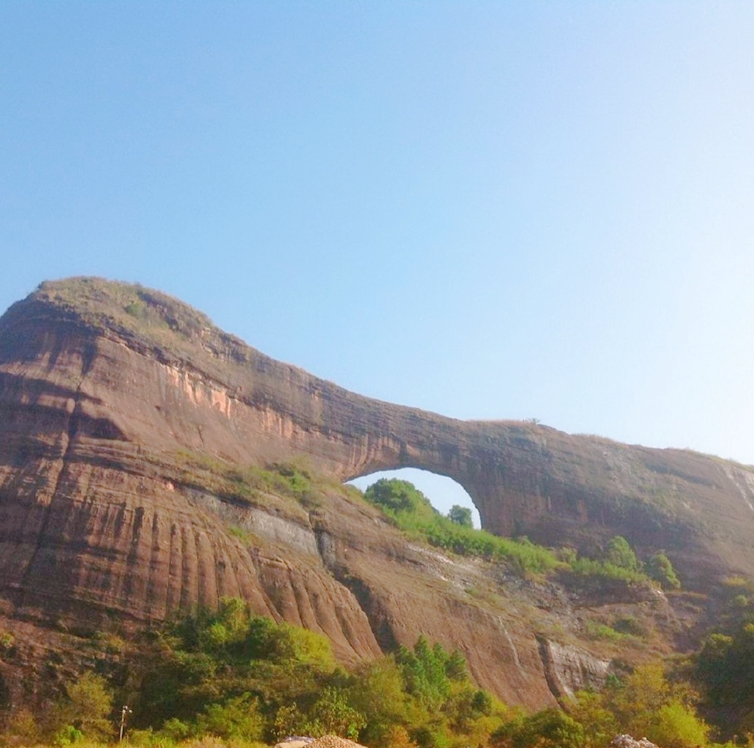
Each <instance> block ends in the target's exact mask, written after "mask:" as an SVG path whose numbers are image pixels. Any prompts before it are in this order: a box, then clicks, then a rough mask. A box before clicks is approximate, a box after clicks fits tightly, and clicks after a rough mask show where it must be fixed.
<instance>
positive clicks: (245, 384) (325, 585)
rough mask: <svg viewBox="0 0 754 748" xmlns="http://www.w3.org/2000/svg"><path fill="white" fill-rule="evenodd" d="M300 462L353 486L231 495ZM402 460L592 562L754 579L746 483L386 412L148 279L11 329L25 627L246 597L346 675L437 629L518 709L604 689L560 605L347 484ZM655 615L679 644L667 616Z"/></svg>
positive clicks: (14, 490)
mask: <svg viewBox="0 0 754 748" xmlns="http://www.w3.org/2000/svg"><path fill="white" fill-rule="evenodd" d="M302 455H303V456H304V457H305V458H306V460H307V464H308V465H309V466H311V468H312V469H313V470H314V471H316V472H317V473H320V474H322V475H324V476H330V477H331V478H332V479H334V481H336V482H335V483H334V484H333V485H332V487H331V488H330V489H329V490H328V489H327V488H326V486H325V487H324V488H322V487H320V489H318V494H317V496H316V497H314V498H313V499H312V500H311V501H310V502H309V503H308V504H303V505H302V504H301V503H296V502H294V501H289V500H286V499H285V497H281V496H279V495H276V494H275V492H274V491H267V492H265V491H264V490H257V492H256V493H255V498H254V500H253V501H245V500H243V497H239V496H235V495H234V492H233V490H230V489H229V488H228V482H229V481H230V482H231V483H232V475H231V473H232V468H233V467H234V466H235V467H238V468H239V469H241V468H243V467H245V466H249V465H266V464H269V463H273V462H281V461H286V460H290V459H300V458H301V456H302ZM398 466H416V467H423V468H426V469H429V470H433V471H435V472H438V473H442V474H445V475H449V476H451V477H453V478H455V479H456V480H458V481H459V483H461V484H462V485H464V486H465V487H466V489H467V490H468V491H469V493H470V495H471V496H472V497H473V499H474V501H475V503H476V504H477V506H478V508H479V511H480V514H481V517H482V522H483V525H484V526H485V527H487V528H488V529H491V530H492V531H495V532H498V533H503V534H504V533H510V532H512V531H514V530H515V531H520V532H524V533H526V534H528V535H530V536H531V537H533V538H535V539H538V540H541V541H543V542H546V543H549V544H553V545H562V544H563V543H565V542H570V543H573V544H576V545H580V546H588V545H589V544H594V543H595V542H599V541H600V540H601V539H604V538H607V537H610V536H611V535H614V534H616V533H620V534H624V535H626V536H628V537H629V538H630V539H631V540H632V542H634V543H635V544H636V545H637V546H639V547H640V548H646V549H652V548H665V549H666V550H667V551H668V553H669V554H670V555H671V556H672V557H673V559H674V560H675V561H676V564H677V566H678V567H679V568H680V569H682V570H684V571H685V574H686V581H687V582H688V583H690V584H695V585H697V586H704V585H707V584H709V583H710V582H711V581H712V580H714V579H716V578H718V577H719V576H721V575H723V574H727V573H729V572H731V571H738V572H742V573H751V572H752V570H754V551H753V550H752V546H751V544H750V542H749V540H748V539H749V537H750V536H751V533H752V530H754V509H753V508H752V506H753V505H754V473H752V471H750V470H749V469H748V468H744V467H741V466H738V465H735V464H732V463H729V462H725V461H722V460H717V459H715V458H710V457H705V456H702V455H697V454H694V453H689V452H680V451H673V450H649V449H644V448H640V447H627V446H625V445H620V444H616V443H613V442H609V441H607V440H601V439H597V438H588V437H573V436H568V435H566V434H563V433H561V432H558V431H555V430H553V429H549V428H545V427H540V426H535V425H532V424H521V423H513V422H511V423H506V422H489V423H482V422H461V421H456V420H453V419H448V418H444V417H442V416H439V415H435V414H431V413H426V412H423V411H419V410H416V409H411V408H404V407H399V406H395V405H391V404H388V403H383V402H379V401H375V400H371V399H368V398H364V397H361V396H359V395H355V394H353V393H350V392H348V391H346V390H344V389H342V388H340V387H338V386H336V385H334V384H332V383H330V382H325V381H323V380H320V379H317V378H316V377H313V376H311V375H309V374H307V373H305V372H303V371H301V370H300V369H297V368H295V367H292V366H288V365H285V364H282V363H279V362H277V361H274V360H272V359H270V358H268V357H266V356H264V355H263V354H261V353H259V352H257V351H255V350H254V349H252V348H249V347H248V346H246V345H245V344H244V343H242V342H241V341H239V340H237V339H235V338H233V337H231V336H229V335H227V334H225V333H222V332H221V331H219V330H217V329H216V328H214V327H213V326H212V325H211V323H210V322H209V320H207V319H206V318H205V317H204V316H203V315H201V314H200V313H198V312H196V311H194V310H192V309H190V308H188V307H186V306H185V305H183V304H181V303H180V302H178V301H176V300H174V299H172V298H170V297H168V296H165V295H163V294H160V293H157V292H153V291H148V290H146V289H143V288H140V287H137V286H127V285H123V284H114V283H108V282H105V281H100V280H96V279H71V280H68V281H62V282H58V283H46V284H43V285H42V286H41V287H40V288H39V289H38V290H37V291H36V292H35V293H34V294H32V295H31V296H30V297H28V298H27V299H26V300H24V301H22V302H19V303H18V304H16V305H14V306H13V307H11V309H9V310H8V312H7V313H6V314H5V315H4V316H3V318H2V319H1V320H0V570H1V572H2V575H1V577H0V598H1V600H2V604H3V606H4V608H3V610H4V612H5V613H6V614H8V615H16V616H19V615H23V616H31V617H33V618H35V619H37V620H40V621H45V620H51V619H55V618H59V617H61V616H63V617H69V618H70V619H71V620H77V621H87V622H90V623H91V624H92V625H96V622H97V621H100V620H104V619H106V618H107V617H112V616H116V617H119V618H122V619H124V620H130V621H133V622H134V623H138V622H140V621H148V620H151V619H161V618H163V617H165V616H166V615H168V614H169V613H170V612H171V611H174V610H177V609H180V608H189V607H191V606H194V605H196V604H206V605H214V604H216V602H217V601H218V599H219V598H220V597H222V596H228V595H240V596H242V597H244V598H246V599H247V600H249V601H250V603H251V605H252V607H253V608H254V610H255V611H256V612H258V613H263V614H267V615H270V616H272V617H275V618H278V619H281V618H283V619H285V620H288V621H290V622H293V623H300V624H302V625H305V626H307V627H309V628H312V629H315V630H320V631H322V632H324V633H325V634H326V635H327V636H328V637H329V638H330V639H331V640H332V641H333V643H334V646H335V649H336V652H337V653H338V655H339V656H340V657H341V658H342V659H344V660H345V661H351V662H353V661H356V660H359V659H363V658H368V657H371V656H374V655H376V654H377V653H378V652H379V651H380V650H381V648H388V647H390V646H392V645H394V644H395V643H403V644H409V645H410V644H413V642H414V641H415V640H416V637H417V636H418V634H419V633H425V634H426V635H427V636H429V637H430V639H437V640H441V641H443V642H445V643H446V644H448V645H450V646H457V647H459V648H460V649H461V650H462V651H464V652H465V653H466V655H467V657H468V659H469V664H470V668H471V670H472V673H473V674H474V675H475V676H476V677H477V679H478V680H479V682H480V683H481V684H482V685H484V686H486V687H489V688H491V689H492V690H494V691H496V692H497V693H498V694H499V695H500V696H502V697H503V698H504V699H505V700H507V701H509V702H510V703H526V704H529V705H532V706H539V705H542V704H546V703H548V702H551V701H552V700H553V692H556V693H557V689H558V688H561V690H562V688H568V685H567V683H568V681H569V679H570V681H574V682H577V681H578V679H579V678H582V679H583V678H587V679H588V678H589V677H592V676H593V677H595V678H598V677H599V672H600V670H601V668H603V666H604V664H605V663H602V662H601V661H600V660H599V658H595V657H593V656H591V655H590V654H589V653H588V652H586V651H584V650H583V648H581V647H580V645H578V641H579V631H580V629H581V627H582V619H581V613H580V612H579V611H578V610H575V609H574V607H573V601H571V600H569V599H567V597H565V596H564V595H563V594H562V592H561V591H559V590H558V589H556V588H555V587H554V586H552V585H548V584H544V583H539V584H537V583H533V582H521V581H520V580H519V581H516V580H506V579H501V578H500V576H499V572H498V571H497V570H495V569H494V568H492V567H491V566H489V565H486V564H484V563H482V562H472V561H463V562H462V561H459V560H457V559H450V558H447V557H446V556H443V555H442V554H440V553H436V552H434V551H430V550H428V549H426V548H423V547H419V546H414V545H411V544H410V543H407V541H406V540H405V538H404V537H403V536H402V535H401V534H400V533H399V532H398V531H397V530H395V529H394V528H392V527H391V526H390V525H389V524H388V523H386V522H385V521H384V519H383V518H382V517H381V516H380V515H379V514H378V513H377V512H376V511H375V510H374V509H372V508H371V507H369V506H367V505H366V504H364V503H363V502H362V501H360V500H359V499H358V498H357V497H354V496H350V495H349V494H348V492H346V491H343V490H342V489H341V488H339V487H338V483H339V481H342V480H347V479H349V478H352V477H355V476H357V475H363V474H367V473H369V472H373V471H375V470H379V469H385V468H392V467H398ZM229 471H230V472H229ZM229 475H230V477H228V476H229ZM642 604H644V605H646V606H649V608H652V610H653V611H654V612H651V611H650V615H654V616H655V617H656V618H657V620H658V621H660V623H659V624H658V626H659V628H662V623H661V622H662V620H664V619H666V618H668V616H670V613H669V612H668V607H667V603H665V602H664V601H663V600H654V601H652V600H648V601H645V602H644V603H642ZM671 628H672V627H671ZM669 630H670V629H669ZM660 634H661V635H658V637H659V638H658V639H657V643H656V646H658V647H663V646H669V644H668V642H669V641H670V639H668V636H669V635H670V634H667V632H660ZM671 634H672V632H671ZM663 636H664V637H665V638H663ZM556 640H557V641H558V642H559V643H555V642H556ZM663 642H664V643H663ZM577 645H578V646H577ZM587 646H588V645H587ZM568 673H571V674H570V675H568ZM590 673H592V675H590ZM556 682H561V686H560V687H554V686H553V683H556ZM563 683H565V685H562V684H563Z"/></svg>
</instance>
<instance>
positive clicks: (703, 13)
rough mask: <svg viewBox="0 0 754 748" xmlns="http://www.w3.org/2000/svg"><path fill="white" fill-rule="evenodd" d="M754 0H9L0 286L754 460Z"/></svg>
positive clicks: (443, 395)
mask: <svg viewBox="0 0 754 748" xmlns="http://www.w3.org/2000/svg"><path fill="white" fill-rule="evenodd" d="M752 40H754V3H751V2H748V1H747V2H722V1H719V0H715V1H714V2H712V1H710V2H693V1H692V0H681V1H680V2H671V1H669V0H668V1H665V0H663V1H662V2H642V1H641V0H630V1H628V0H626V2H616V1H610V2H608V1H607V0H605V1H604V2H576V1H574V2H544V1H542V2H538V1H537V0H521V1H520V2H504V1H503V0H497V1H496V2H474V1H473V0H457V1H456V2H443V1H442V0H426V1H422V0H410V1H408V2H407V1H406V0H400V1H396V2H391V1H390V0H373V2H365V1H363V0H343V2H326V1H325V0H321V1H318V2H303V1H293V0H292V1H291V2H284V1H283V0H275V1H273V0H270V1H269V2H251V1H250V0H249V1H247V2H222V1H221V0H212V1H211V2H209V1H207V2H201V1H198V0H195V1H194V2H185V0H180V1H178V2H159V1H157V0H150V1H149V2H147V1H146V0H144V1H141V2H139V1H137V0H132V1H130V2H125V1H123V2H117V1H115V0H112V1H109V2H101V1H100V0H92V1H91V2H77V1H76V0H66V1H65V2H56V1H54V0H47V1H46V2H37V3H33V2H27V1H26V0H4V2H2V3H0V260H1V261H2V266H1V267H2V272H0V307H1V308H2V309H5V308H6V307H7V306H8V305H9V304H11V303H12V302H13V301H15V300H17V299H19V298H21V297H23V296H25V295H26V294H27V293H29V292H30V291H31V290H33V288H34V287H35V286H36V285H37V284H38V283H39V282H41V281H42V280H44V279H49V278H60V277H64V276H68V275H81V274H86V275H99V276H105V277H108V278H113V279H120V280H126V281H138V282H140V283H142V284H144V285H147V286H150V287H155V288H159V289H162V290H164V291H167V292H168V293H172V294H174V295H176V296H178V297H180V298H182V299H184V300H185V301H187V302H189V303H190V304H192V305H194V306H196V307H198V308H200V309H202V310H203V311H205V312H206V313H207V314H209V316H210V317H211V318H212V319H213V320H214V321H215V322H216V323H217V324H218V325H219V326H221V327H223V328H225V329H227V330H229V331H231V332H233V333H235V334H237V335H239V336H240V337H242V338H244V339H245V340H246V341H247V342H248V343H250V344H251V345H253V346H255V347H257V348H259V349H260V350H262V351H264V352H265V353H267V354H269V355H272V356H274V357H276V358H279V359H282V360H284V361H288V362H290V363H294V364H296V365H299V366H301V367H303V368H305V369H307V370H309V371H311V372H312V373H314V374H317V375H319V376H322V377H325V378H327V379H330V380H333V381H335V382H337V383H339V384H341V385H343V386H345V387H348V388H350V389H352V390H355V391H357V392H360V393H363V394H365V395H370V396H373V397H378V398H381V399H384V400H389V401H393V402H398V403H403V404H408V405H414V406H418V407H421V408H425V409H428V410H433V411H438V412H440V413H444V414H446V415H449V416H454V417H457V418H481V419H487V418H489V419H497V418H537V419H539V420H540V421H542V422H543V423H545V424H547V425H550V426H553V427H555V428H558V429H562V430H564V431H568V432H571V433H595V434H600V435H603V436H607V437H611V438H613V439H616V440H619V441H625V442H630V443H641V444H646V445H650V446H657V447H671V446H672V447H690V448H692V449H696V450H700V451H703V452H710V453H714V454H718V455H721V456H723V457H731V458H735V459H737V460H739V461H741V462H745V463H748V464H751V463H754V398H752V396H751V394H750V390H749V387H750V385H751V383H752V382H753V381H754V345H752V340H751V328H752V321H753V319H754V43H753V42H752Z"/></svg>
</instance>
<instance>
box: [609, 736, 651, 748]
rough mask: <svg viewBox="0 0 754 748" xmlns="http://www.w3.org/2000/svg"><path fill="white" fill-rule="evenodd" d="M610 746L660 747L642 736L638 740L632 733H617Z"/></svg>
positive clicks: (633, 747) (625, 747)
mask: <svg viewBox="0 0 754 748" xmlns="http://www.w3.org/2000/svg"><path fill="white" fill-rule="evenodd" d="M609 748H658V747H657V746H656V745H655V744H654V743H652V742H651V741H649V740H647V739H646V738H642V739H641V740H636V739H635V738H632V737H631V736H630V735H616V736H615V737H614V738H613V739H612V740H611V741H610V746H609Z"/></svg>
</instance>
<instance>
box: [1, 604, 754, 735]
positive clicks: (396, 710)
mask: <svg viewBox="0 0 754 748" xmlns="http://www.w3.org/2000/svg"><path fill="white" fill-rule="evenodd" d="M721 636H722V635H720V637H721ZM740 636H741V637H742V638H741V639H740V641H739V640H738V639H737V638H736V636H733V637H722V638H720V637H718V638H712V639H710V641H709V643H708V645H707V647H706V648H705V652H703V653H702V657H701V658H700V660H699V668H700V670H701V671H704V672H706V673H707V674H708V675H709V674H714V673H719V672H721V671H720V669H719V667H718V665H719V663H720V662H722V661H724V662H725V663H727V664H728V665H731V664H732V663H734V659H733V657H734V655H739V656H741V655H743V656H744V657H745V658H746V659H744V661H743V662H742V663H741V664H740V665H739V666H738V667H737V669H736V673H737V674H738V675H739V677H740V678H741V680H739V681H737V684H738V685H739V686H741V687H746V688H748V689H749V692H750V690H751V685H752V684H751V675H750V672H747V667H746V666H747V664H748V663H750V662H751V658H750V656H749V653H750V652H751V651H754V647H752V644H751V642H752V641H754V627H752V626H751V625H749V628H748V629H747V628H744V629H743V630H742V631H741V633H740ZM114 693H117V696H118V699H117V701H116V700H114V698H113V695H114ZM124 702H126V703H129V704H130V705H131V706H132V708H133V715H132V718H131V722H130V725H129V731H128V739H129V741H130V742H131V743H132V744H137V745H144V746H157V745H159V746H166V747H167V746H171V745H173V744H176V743H178V742H186V741H191V740H194V741H197V740H200V739H201V740H202V741H203V743H202V745H211V746H212V748H215V744H212V743H211V740H210V743H209V744H208V743H207V740H208V738H207V736H215V738H218V739H221V740H222V741H223V744H224V745H234V746H237V747H238V748H241V746H252V745H255V744H259V743H262V742H264V743H265V744H270V743H273V742H275V741H277V740H279V739H280V738H282V737H284V736H287V735H292V734H305V735H312V736H319V735H324V734H336V735H340V736H343V737H350V738H352V739H355V740H358V741H360V742H362V743H364V744H365V745H368V746H374V747H375V748H377V747H378V746H379V747H380V748H434V747H437V748H464V747H465V746H482V748H485V747H488V748H604V747H605V746H606V745H607V744H608V743H609V741H610V739H611V738H612V737H613V736H614V735H616V734H618V733H621V732H628V733H630V734H633V735H635V736H638V737H642V736H646V737H648V738H649V739H650V740H652V741H654V742H656V743H657V744H658V745H660V746H662V748H695V747H696V746H711V745H712V744H711V743H710V735H711V732H710V728H709V726H708V725H707V724H706V723H705V722H704V720H702V719H701V718H700V717H699V716H698V714H697V712H696V703H697V696H696V693H695V691H694V689H692V688H691V687H690V686H689V685H688V683H686V682H684V681H682V680H678V679H677V678H674V679H672V680H669V679H668V678H667V677H666V675H665V673H664V672H663V668H662V667H661V666H660V665H658V664H650V665H645V666H642V667H638V668H636V669H635V670H634V671H633V672H628V673H627V674H626V675H625V676H624V677H623V678H622V679H618V678H617V677H615V676H612V677H611V678H609V679H608V682H607V683H606V685H605V687H604V689H603V690H602V691H601V692H581V693H578V694H576V695H575V697H574V698H573V699H572V700H571V701H570V702H569V703H568V705H567V706H568V708H567V711H561V710H559V709H546V710H543V711H540V712H536V713H533V714H525V713H523V712H521V711H519V710H512V709H509V708H507V707H506V706H505V705H503V704H502V703H500V702H499V701H498V700H497V699H495V698H494V697H493V696H492V695H491V694H489V693H488V692H486V691H484V690H481V689H479V688H477V687H476V686H475V685H474V683H473V682H472V680H471V679H470V677H469V674H468V672H467V669H466V662H465V659H464V658H463V656H462V655H461V654H460V653H459V652H448V651H447V650H445V649H444V648H443V647H442V646H441V645H440V644H432V643H431V642H429V641H427V639H426V638H424V637H419V639H418V641H417V642H416V644H415V645H414V646H413V647H412V648H407V647H401V648H399V649H398V651H396V652H395V653H394V654H393V655H389V656H385V657H381V658H379V659H377V660H375V661H373V662H370V663H365V664H363V665H362V666H361V667H359V668H357V669H355V670H351V671H347V670H344V669H343V668H342V667H340V666H339V665H338V664H337V663H336V661H335V659H334V657H333V654H332V650H331V648H330V644H329V642H328V641H327V640H326V639H325V638H324V637H322V636H320V635H319V634H316V633H314V632H312V631H308V630H305V629H301V628H297V627H295V626H291V625H288V624H285V623H275V622H274V621H272V620H270V619H268V618H263V617H259V616H255V615H252V614H251V613H250V612H249V610H248V607H247V605H246V603H244V602H243V601H241V600H238V599H226V600H224V601H223V602H222V605H221V607H220V609H219V610H217V611H200V612H198V613H197V614H195V615H193V616H189V617H187V618H184V619H182V620H180V621H177V622H175V623H174V624H172V625H170V626H165V627H164V628H163V629H162V630H159V631H157V632H155V633H153V634H152V636H151V638H150V641H149V642H147V643H142V645H141V646H140V648H139V650H138V652H137V653H136V654H135V655H134V657H133V662H132V663H131V665H130V666H129V669H128V672H127V674H126V677H123V678H120V680H118V681H117V682H115V681H112V682H108V680H107V679H106V678H104V677H102V676H101V675H96V674H93V673H85V674H84V675H82V676H81V677H80V678H78V679H77V680H75V681H72V682H70V683H69V684H68V685H67V687H66V688H65V689H64V691H63V692H62V693H61V694H60V696H59V697H58V698H57V699H56V700H55V701H54V702H52V703H51V704H50V705H49V706H48V708H47V709H46V711H45V712H44V713H37V714H34V715H32V714H31V713H30V712H28V711H26V710H24V709H17V710H16V711H15V712H14V713H13V714H11V715H6V716H7V719H6V728H5V732H4V735H3V738H2V742H3V743H4V744H5V745H31V744H36V743H39V742H40V741H44V742H47V743H53V744H55V745H57V746H64V745H67V744H70V743H74V742H80V741H82V740H90V741H91V740H100V741H101V740H107V739H112V738H113V737H114V736H115V734H116V728H117V723H118V716H119V714H120V710H119V708H118V707H119V705H120V704H122V703H124ZM114 706H115V707H116V709H115V710H113V707H114ZM194 745H195V747H196V748H198V746H199V744H198V743H195V744H194ZM219 745H220V744H217V748H219Z"/></svg>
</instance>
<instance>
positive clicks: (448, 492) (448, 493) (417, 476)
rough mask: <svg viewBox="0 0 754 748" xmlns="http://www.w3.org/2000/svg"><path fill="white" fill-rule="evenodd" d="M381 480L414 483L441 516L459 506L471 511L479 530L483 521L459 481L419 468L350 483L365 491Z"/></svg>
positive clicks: (373, 476)
mask: <svg viewBox="0 0 754 748" xmlns="http://www.w3.org/2000/svg"><path fill="white" fill-rule="evenodd" d="M381 478H398V479H399V480H406V481H409V482H410V483H413V484H414V485H415V486H416V487H417V488H418V489H419V490H420V491H421V492H422V493H423V494H424V495H425V496H426V497H427V498H428V499H429V502H430V503H431V504H432V506H433V507H434V508H435V509H437V511H438V512H440V514H443V515H445V516H447V514H448V512H449V511H450V509H451V507H453V506H455V505H457V506H462V507H464V508H466V509H470V510H471V520H472V522H473V523H474V527H476V528H477V529H479V528H480V527H481V521H480V519H479V512H478V511H477V508H476V507H475V506H474V502H473V501H472V500H471V496H469V494H468V492H467V491H466V489H465V488H464V487H463V486H462V485H461V484H460V483H458V482H457V481H455V480H453V479H452V478H448V477H447V476H445V475H439V474H438V473H433V472H431V471H429V470H421V469H419V468H399V469H397V470H380V471H379V472H376V473H370V474H369V475H362V476H360V477H359V478H354V479H353V480H350V481H348V483H349V484H350V485H352V486H356V488H358V489H360V490H361V491H365V490H366V489H367V488H369V486H371V485H372V484H373V483H376V482H377V481H378V480H380V479H381Z"/></svg>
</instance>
